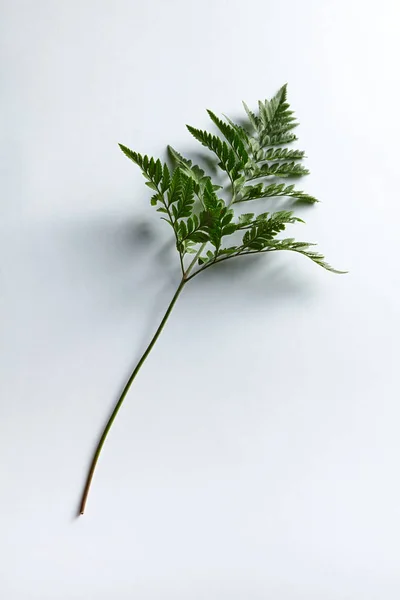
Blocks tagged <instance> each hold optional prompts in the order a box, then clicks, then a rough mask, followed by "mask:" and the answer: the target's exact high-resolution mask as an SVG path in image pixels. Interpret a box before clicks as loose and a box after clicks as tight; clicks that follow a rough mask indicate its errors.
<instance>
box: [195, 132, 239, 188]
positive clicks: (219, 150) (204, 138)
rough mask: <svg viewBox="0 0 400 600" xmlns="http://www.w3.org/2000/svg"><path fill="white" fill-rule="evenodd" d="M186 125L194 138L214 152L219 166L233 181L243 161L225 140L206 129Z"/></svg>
mask: <svg viewBox="0 0 400 600" xmlns="http://www.w3.org/2000/svg"><path fill="white" fill-rule="evenodd" d="M186 127H187V128H188V130H189V131H190V133H191V134H192V135H193V137H194V138H195V139H196V140H198V141H199V142H200V143H201V144H203V146H206V148H208V149H209V150H211V151H212V152H214V154H215V155H216V156H217V158H218V159H219V161H220V162H219V166H220V167H221V169H223V170H224V171H226V172H227V173H228V175H229V176H230V178H231V179H232V180H233V181H234V180H235V179H237V178H238V177H239V175H240V171H241V170H242V169H243V168H244V166H245V163H243V162H242V161H240V160H239V159H238V158H237V156H236V155H235V153H234V151H233V150H232V148H230V147H229V146H228V144H227V143H226V142H224V141H222V140H221V139H220V138H219V137H218V136H216V135H212V134H211V133H208V132H207V131H202V130H200V129H196V128H195V127H192V126H191V125H187V126H186Z"/></svg>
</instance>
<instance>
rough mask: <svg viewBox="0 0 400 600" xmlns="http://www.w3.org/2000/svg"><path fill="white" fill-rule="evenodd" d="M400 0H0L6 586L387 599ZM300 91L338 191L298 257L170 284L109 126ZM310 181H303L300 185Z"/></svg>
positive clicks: (188, 144)
mask: <svg viewBox="0 0 400 600" xmlns="http://www.w3.org/2000/svg"><path fill="white" fill-rule="evenodd" d="M399 16H400V7H399V4H398V2H397V1H395V0H394V1H393V2H391V1H389V0H382V1H381V2H379V3H376V2H368V0H367V1H365V0H364V1H357V0H347V1H342V0H339V1H335V2H333V1H332V2H329V1H326V0H325V1H321V0H319V1H317V0H315V1H313V0H307V1H302V2H295V1H286V2H285V1H282V2H270V1H265V0H248V1H247V2H238V1H236V0H229V1H223V0H216V1H215V0H214V1H211V0H205V1H204V0H203V1H202V2H190V1H188V0H175V1H169V2H167V1H162V0H158V1H155V0H153V1H150V2H144V1H139V2H138V1H136V2H134V1H128V0H125V1H124V0H119V1H118V0H117V1H111V0H110V1H104V0H103V1H98V0H97V1H95V0H80V1H79V2H78V1H77V0H70V1H69V2H54V1H45V0H42V1H37V2H33V1H32V2H29V1H21V0H12V1H11V0H9V1H3V2H2V4H1V18H0V33H1V47H2V56H3V61H2V63H3V64H2V70H1V77H2V92H1V99H0V121H1V146H0V152H1V160H0V176H1V220H0V223H1V224H0V285H1V293H0V318H1V340H0V344H1V362H0V368H1V374H0V375H1V379H0V382H1V437H0V451H1V511H0V532H1V541H0V549H1V560H0V590H1V595H2V597H3V598H4V599H6V600H17V599H18V600H25V599H26V600H36V599H37V600H78V599H79V600H91V599H96V600H103V599H104V600H106V599H107V600H109V599H110V598H115V599H116V600H128V599H129V600H131V599H132V598H140V599H141V600H150V599H151V600H156V599H157V600H158V599H162V600H164V599H165V600H166V599H171V600H203V599H207V600H225V599H226V600H264V599H266V598H270V599H274V600H298V599H307V600H314V599H315V600H322V599H323V600H343V599H349V600H350V599H351V600H353V599H354V598H360V599H362V600H372V599H378V598H379V599H381V598H385V600H394V599H396V600H397V599H398V598H399V596H400V568H399V563H400V553H399V536H400V508H399V507H400V483H399V476H398V463H399V452H400V439H399V434H398V431H399V419H400V408H399V398H400V394H399V390H400V385H399V383H398V379H397V378H396V377H395V365H396V364H398V362H399V356H400V353H399V348H398V339H399V332H400V310H399V300H398V295H399V290H400V273H399V267H398V257H399V250H398V237H399V233H398V232H399V217H400V208H399V198H398V192H397V178H398V164H399V153H398V144H399V130H400V126H399V119H398V115H397V112H398V107H399V100H400V93H399V80H398V58H397V57H398V55H399V52H398V51H399V46H400V44H399ZM286 81H287V82H289V98H290V101H291V103H292V106H293V108H294V109H295V110H296V112H297V115H298V118H299V119H300V121H301V124H302V125H301V127H300V129H299V135H300V146H301V147H303V148H305V150H306V152H307V155H308V157H309V158H308V161H307V165H308V166H309V167H310V169H311V172H312V174H311V176H310V177H308V178H307V181H304V182H302V184H303V185H304V188H305V189H306V190H307V191H309V192H310V193H312V194H315V195H316V196H318V197H320V198H321V199H322V200H323V203H322V204H320V205H318V206H317V207H313V208H310V209H308V210H305V211H304V210H303V211H302V216H304V218H305V219H306V221H307V225H306V226H304V225H299V226H298V227H295V228H294V229H293V231H294V233H295V235H297V236H298V237H299V238H301V239H305V240H307V241H317V242H318V243H319V248H320V249H321V250H322V251H323V252H324V253H325V254H326V255H327V258H328V259H329V261H330V262H332V263H333V264H334V265H335V266H337V267H338V268H346V269H349V271H350V274H349V275H347V276H343V277H339V276H335V275H332V274H330V273H326V272H324V271H323V270H322V269H319V268H318V267H317V266H315V265H313V264H312V263H311V262H310V261H307V260H306V259H304V258H302V257H297V256H295V255H290V254H288V255H284V256H283V255H282V256H273V257H271V258H269V257H265V260H260V261H249V262H247V263H246V264H245V259H243V262H242V263H241V266H242V268H241V269H228V270H226V271H225V270H222V269H221V270H220V271H219V272H217V271H213V272H210V271H209V272H208V275H207V276H206V275H204V276H202V277H199V278H196V279H195V280H193V282H192V284H191V285H190V287H189V286H188V288H187V289H186V290H185V291H184V294H183V295H182V297H181V299H180V300H179V303H178V305H177V307H176V310H175V312H174V314H173V316H172V318H171V320H170V322H169V324H168V327H167V328H166V330H165V333H164V335H163V336H162V338H161V339H160V342H159V343H158V345H157V347H156V349H155V351H154V353H153V354H152V356H151V358H150V359H149V361H148V362H147V363H146V365H145V367H144V368H143V370H142V372H141V373H140V377H139V378H138V379H137V382H136V384H135V387H134V389H133V390H132V392H131V394H130V396H129V399H128V401H127V403H126V405H125V407H124V409H123V411H122V413H121V414H120V418H119V419H118V421H117V422H116V424H115V427H114V429H113V431H112V434H111V435H110V438H109V440H108V442H107V446H106V451H105V452H104V455H103V456H102V458H101V461H100V464H99V469H98V472H97V474H96V477H95V481H94V485H93V488H92V494H91V496H90V498H89V502H88V507H87V514H86V515H85V516H84V517H83V518H80V519H76V518H75V513H76V509H77V504H78V500H79V496H80V493H81V489H82V485H83V482H84V477H85V474H86V470H87V467H88V461H89V459H90V456H91V453H92V450H93V447H94V443H95V441H96V440H97V437H98V435H99V432H100V430H101V427H102V425H103V423H104V420H105V418H106V416H107V414H108V412H109V410H110V409H111V407H112V405H113V403H114V402H115V400H116V397H117V395H118V392H119V391H120V389H121V386H122V385H123V383H124V381H125V379H126V377H127V376H128V374H129V371H130V369H131V367H132V366H133V364H134V362H135V360H136V359H137V357H138V356H139V354H140V352H141V351H142V350H143V348H144V346H145V342H146V340H148V338H149V336H150V334H151V332H152V331H153V330H154V328H155V326H156V325H157V323H158V320H159V319H160V317H161V315H162V312H163V310H164V309H165V306H166V305H167V303H168V302H169V299H170V297H171V295H172V293H173V290H174V286H175V285H176V282H177V278H178V268H177V264H176V257H175V256H174V254H173V253H171V255H169V253H168V251H165V248H164V246H163V245H164V244H165V242H166V241H167V240H168V239H169V235H170V232H169V231H168V227H167V226H166V225H165V224H164V223H162V222H161V221H159V220H158V218H157V215H156V214H155V213H154V211H153V209H152V208H151V207H150V206H149V203H148V196H149V194H148V190H147V189H146V188H145V187H144V185H143V181H142V178H141V175H140V173H139V170H138V169H137V168H135V167H134V166H133V165H131V164H130V163H129V162H128V161H127V159H126V158H125V157H124V156H123V155H122V154H121V153H120V151H119V149H118V147H117V142H119V141H121V142H124V143H125V144H127V145H129V146H132V147H133V148H134V149H137V150H139V151H142V152H147V153H150V154H155V155H163V152H164V149H165V146H166V144H167V143H171V144H172V145H174V146H175V147H177V148H179V149H180V150H181V151H183V152H188V153H189V152H190V151H192V150H193V151H195V152H198V151H199V147H198V146H197V145H196V142H194V141H193V140H192V139H191V137H190V135H189V134H188V133H187V132H186V130H185V127H184V124H185V123H187V122H189V123H191V124H193V125H195V126H200V127H205V126H206V125H207V115H206V114H205V111H204V109H205V108H206V107H209V108H211V109H213V110H214V111H215V112H218V113H221V112H224V113H228V114H229V115H231V116H232V117H237V116H240V114H241V100H242V99H245V100H246V101H248V103H250V104H254V103H255V101H256V100H257V99H258V98H265V97H266V96H271V95H272V94H273V93H274V92H275V91H276V90H277V89H278V87H280V86H281V85H282V84H283V83H284V82H286ZM303 185H302V187H303Z"/></svg>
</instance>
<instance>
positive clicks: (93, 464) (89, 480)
mask: <svg viewBox="0 0 400 600" xmlns="http://www.w3.org/2000/svg"><path fill="white" fill-rule="evenodd" d="M185 283H186V280H185V279H182V281H181V282H180V284H179V286H178V288H177V290H176V292H175V294H174V296H173V298H172V300H171V302H170V304H169V306H168V308H167V310H166V313H165V315H164V317H163V318H162V321H161V323H160V325H159V326H158V329H157V331H156V332H155V334H154V336H153V337H152V339H151V341H150V343H149V345H148V346H147V348H146V350H145V351H144V353H143V355H142V357H141V358H140V360H139V362H138V363H137V365H136V367H135V368H134V370H133V372H132V374H131V376H130V377H129V379H128V382H127V383H126V385H125V387H124V389H123V391H122V394H121V396H120V397H119V400H118V402H117V403H116V405H115V407H114V410H113V411H112V413H111V416H110V418H109V420H108V422H107V425H106V426H105V428H104V431H103V433H102V434H101V437H100V440H99V442H98V444H97V448H96V450H95V453H94V455H93V459H92V462H91V465H90V469H89V472H88V475H87V479H86V484H85V488H84V491H83V494H82V500H81V505H80V510H79V513H80V514H81V515H83V513H84V512H85V507H86V501H87V498H88V494H89V491H90V486H91V483H92V479H93V475H94V472H95V469H96V465H97V461H98V460H99V456H100V454H101V450H102V448H103V445H104V442H105V441H106V438H107V435H108V433H109V431H110V429H111V427H112V424H113V423H114V421H115V418H116V416H117V414H118V412H119V409H120V408H121V406H122V404H123V402H124V400H125V397H126V395H127V393H128V391H129V388H130V387H131V384H132V382H133V380H134V379H135V377H136V375H137V374H138V373H139V371H140V369H141V367H142V365H143V363H144V361H145V360H146V358H147V357H148V355H149V354H150V352H151V350H152V348H153V346H154V344H155V343H156V341H157V339H158V337H159V335H160V333H161V332H162V330H163V329H164V325H165V323H166V322H167V320H168V317H169V315H170V314H171V311H172V309H173V307H174V305H175V302H176V301H177V299H178V297H179V295H180V293H181V291H182V289H183V286H184V285H185Z"/></svg>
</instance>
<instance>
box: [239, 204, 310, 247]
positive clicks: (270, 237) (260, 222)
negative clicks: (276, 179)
mask: <svg viewBox="0 0 400 600" xmlns="http://www.w3.org/2000/svg"><path fill="white" fill-rule="evenodd" d="M260 217H261V215H260V216H259V217H258V219H257V220H256V222H255V223H254V224H253V226H252V227H251V228H250V229H248V230H247V231H246V232H245V234H244V236H243V245H242V247H243V249H250V250H257V251H261V250H263V249H264V248H266V247H271V246H272V245H273V241H274V237H275V236H276V235H277V233H279V232H280V231H284V229H285V227H286V225H287V224H288V223H295V222H296V221H299V220H300V219H298V217H294V216H293V212H291V211H287V210H282V211H279V212H275V213H272V214H269V213H264V214H263V215H262V218H260Z"/></svg>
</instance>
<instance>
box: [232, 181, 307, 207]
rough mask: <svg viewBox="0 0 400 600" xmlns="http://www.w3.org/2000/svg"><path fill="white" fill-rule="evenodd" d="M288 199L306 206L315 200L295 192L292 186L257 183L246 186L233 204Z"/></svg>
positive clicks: (303, 193)
mask: <svg viewBox="0 0 400 600" xmlns="http://www.w3.org/2000/svg"><path fill="white" fill-rule="evenodd" d="M274 197H288V198H293V199H294V200H298V201H301V202H305V203H307V204H315V203H316V202H318V200H317V198H314V196H310V195H309V194H306V193H305V192H303V191H301V190H296V189H295V187H294V185H285V184H284V183H271V184H269V185H266V184H264V183H262V182H261V183H257V184H256V185H246V186H245V187H244V188H243V189H242V191H241V194H240V195H239V196H238V197H237V198H236V199H235V202H234V203H235V204H237V203H239V202H248V201H249V200H259V199H261V198H274Z"/></svg>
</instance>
